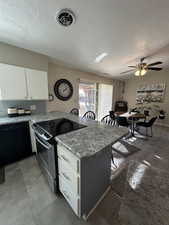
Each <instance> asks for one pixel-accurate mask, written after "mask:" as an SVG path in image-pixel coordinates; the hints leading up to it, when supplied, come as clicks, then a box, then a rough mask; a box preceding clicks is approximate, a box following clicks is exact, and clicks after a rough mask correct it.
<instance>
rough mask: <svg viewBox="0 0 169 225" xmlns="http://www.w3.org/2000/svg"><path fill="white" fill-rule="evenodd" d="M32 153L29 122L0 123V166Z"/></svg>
mask: <svg viewBox="0 0 169 225" xmlns="http://www.w3.org/2000/svg"><path fill="white" fill-rule="evenodd" d="M31 154H32V147H31V139H30V131H29V123H28V122H21V123H14V124H6V125H0V166H5V165H8V164H10V163H13V162H16V161H18V160H20V159H23V158H26V157H28V156H30V155H31Z"/></svg>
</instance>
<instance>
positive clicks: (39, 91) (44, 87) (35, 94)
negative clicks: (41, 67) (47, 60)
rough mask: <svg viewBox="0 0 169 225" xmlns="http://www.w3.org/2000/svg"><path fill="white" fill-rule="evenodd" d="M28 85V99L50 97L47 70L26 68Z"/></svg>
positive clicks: (45, 98)
mask: <svg viewBox="0 0 169 225" xmlns="http://www.w3.org/2000/svg"><path fill="white" fill-rule="evenodd" d="M25 72H26V80H27V87H28V99H30V100H47V99H48V77H47V72H44V71H38V70H32V69H25Z"/></svg>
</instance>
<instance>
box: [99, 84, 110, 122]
mask: <svg viewBox="0 0 169 225" xmlns="http://www.w3.org/2000/svg"><path fill="white" fill-rule="evenodd" d="M112 101H113V85H108V84H99V88H98V120H101V119H102V118H103V117H104V116H106V115H108V114H109V111H111V110H112Z"/></svg>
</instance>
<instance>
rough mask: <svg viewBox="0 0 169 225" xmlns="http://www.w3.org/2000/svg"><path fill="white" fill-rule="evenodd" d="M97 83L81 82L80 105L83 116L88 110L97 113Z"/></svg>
mask: <svg viewBox="0 0 169 225" xmlns="http://www.w3.org/2000/svg"><path fill="white" fill-rule="evenodd" d="M96 90H97V89H96V83H88V82H80V84H79V106H80V116H83V115H84V113H85V112H87V111H93V112H95V113H96V111H97V104H96V93H97V91H96Z"/></svg>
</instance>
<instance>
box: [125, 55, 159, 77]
mask: <svg viewBox="0 0 169 225" xmlns="http://www.w3.org/2000/svg"><path fill="white" fill-rule="evenodd" d="M145 59H146V58H145V57H144V58H141V59H140V63H138V65H136V66H128V67H130V68H133V69H131V70H127V71H125V72H122V73H121V74H125V73H129V72H134V75H135V76H144V75H145V74H146V73H147V71H148V70H154V71H160V70H162V68H160V67H154V66H156V65H160V64H162V62H161V61H157V62H154V63H150V64H147V63H145V62H144V60H145Z"/></svg>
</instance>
